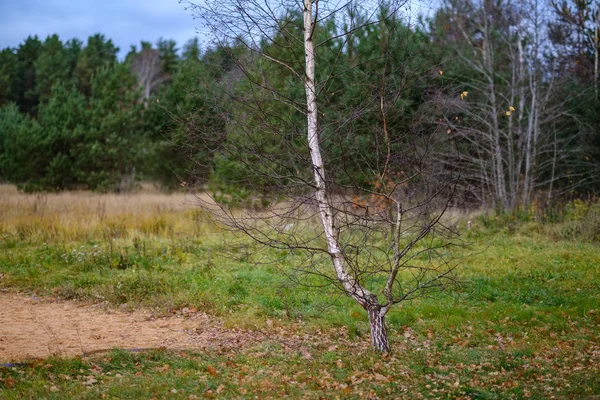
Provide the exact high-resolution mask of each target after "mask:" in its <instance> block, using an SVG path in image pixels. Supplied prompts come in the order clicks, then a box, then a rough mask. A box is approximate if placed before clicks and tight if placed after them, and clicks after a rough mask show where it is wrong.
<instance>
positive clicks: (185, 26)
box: [0, 0, 202, 57]
mask: <svg viewBox="0 0 600 400" xmlns="http://www.w3.org/2000/svg"><path fill="white" fill-rule="evenodd" d="M198 24H199V22H198V20H194V19H193V18H192V15H191V12H190V11H186V10H185V6H184V5H183V4H179V1H178V0H95V1H94V0H0V49H3V48H5V47H17V46H18V45H19V44H20V43H22V42H23V41H24V40H25V38H27V36H29V35H38V37H39V38H40V39H41V40H44V39H45V38H46V37H47V36H48V35H51V34H54V33H56V34H58V35H59V37H60V38H61V39H62V40H63V41H66V40H68V39H72V38H78V39H80V40H82V41H83V42H86V40H87V38H88V36H90V35H93V34H94V33H103V34H104V36H105V37H106V38H108V39H112V41H113V43H114V44H115V45H116V46H117V47H119V48H120V53H119V56H120V57H124V56H125V54H127V52H128V51H129V48H130V47H131V45H134V44H135V45H137V46H138V47H139V43H140V41H141V40H145V41H149V42H152V43H156V41H157V40H158V39H159V38H161V37H163V38H165V39H175V40H176V41H177V45H178V47H179V48H181V47H182V46H183V44H184V43H185V42H186V41H187V40H189V39H191V38H192V37H194V36H202V35H201V34H199V33H198V32H197V31H196V27H197V26H198Z"/></svg>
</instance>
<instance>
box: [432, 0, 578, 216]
mask: <svg viewBox="0 0 600 400" xmlns="http://www.w3.org/2000/svg"><path fill="white" fill-rule="evenodd" d="M542 8H543V4H542V2H541V1H537V0H533V1H500V2H497V3H493V2H487V1H484V2H480V3H479V2H471V1H455V2H450V3H448V8H447V9H446V11H445V12H447V13H448V15H449V16H450V17H449V18H450V20H451V26H452V29H453V30H454V31H455V35H456V36H458V37H460V44H459V45H457V42H456V41H455V42H454V45H453V47H454V49H455V51H456V53H455V54H456V55H457V56H458V58H459V60H460V61H459V65H460V67H459V70H461V71H462V73H464V71H471V74H469V76H468V78H467V79H465V80H464V82H463V83H462V89H461V90H459V91H458V92H455V93H452V94H451V97H450V98H448V99H447V102H446V104H447V105H448V111H449V112H448V113H447V114H446V117H445V119H446V123H447V124H448V127H449V131H448V132H450V136H451V138H452V140H454V141H458V142H462V145H463V147H462V151H461V152H460V156H459V158H458V159H457V158H455V157H454V156H451V157H444V156H440V157H441V158H442V159H445V160H446V162H448V163H450V164H452V165H455V164H456V163H459V164H461V165H463V166H464V168H465V169H467V170H469V173H468V174H467V176H468V179H469V182H470V184H471V185H473V186H474V187H477V188H479V189H478V190H476V191H474V193H476V194H478V195H479V198H480V199H479V200H480V202H481V203H483V204H487V205H489V206H491V207H493V208H496V209H498V210H500V211H501V212H513V211H515V210H517V209H519V208H521V209H523V210H525V211H526V210H528V208H529V206H530V204H531V202H532V199H533V196H534V194H535V190H536V189H549V191H550V192H551V191H552V186H553V183H554V182H556V181H558V180H560V179H565V178H567V175H566V174H568V173H569V168H565V163H566V161H567V159H568V158H569V157H570V156H571V155H572V154H573V152H572V151H570V152H568V153H567V152H562V149H563V148H565V147H566V146H567V145H568V143H569V141H573V140H575V139H576V138H575V137H571V138H564V136H562V135H561V134H560V132H559V133H557V128H556V127H557V125H560V124H561V123H562V122H561V121H564V120H565V119H569V113H568V112H567V108H566V106H565V100H564V99H560V98H559V97H558V96H557V94H558V91H557V90H556V86H557V83H556V79H557V77H556V71H555V67H556V66H555V65H554V64H553V62H552V60H548V59H546V58H545V54H551V53H552V49H551V48H549V46H550V42H549V41H548V40H547V37H546V32H547V30H546V26H547V24H548V21H547V20H546V18H545V16H544V13H543V12H542ZM467 13H470V15H472V16H473V18H471V19H469V20H467V19H466V15H468V14H467ZM456 36H455V37H456ZM442 40H444V39H442ZM453 40H454V39H453ZM572 122H574V121H572ZM559 170H560V171H561V172H560V173H559V172H557V171H559ZM569 178H573V176H569Z"/></svg>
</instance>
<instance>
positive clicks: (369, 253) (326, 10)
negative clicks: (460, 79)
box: [186, 0, 460, 352]
mask: <svg viewBox="0 0 600 400" xmlns="http://www.w3.org/2000/svg"><path fill="white" fill-rule="evenodd" d="M186 4H187V5H188V6H190V7H191V9H192V10H193V11H194V14H195V15H196V16H198V17H200V18H201V19H202V21H203V23H204V25H203V26H204V27H205V28H207V29H208V30H209V31H210V32H211V33H212V34H213V38H215V40H217V41H218V45H219V46H220V47H221V48H230V49H233V50H231V51H230V56H231V59H233V60H234V62H235V63H236V65H237V70H238V71H241V72H242V73H243V76H244V77H243V79H242V80H241V82H240V83H239V84H238V85H236V86H235V87H234V88H233V89H232V87H231V84H230V82H227V81H225V80H224V82H223V84H222V85H221V86H220V88H221V89H220V92H219V93H218V94H216V95H215V97H217V98H220V99H222V101H223V103H224V104H227V105H229V107H228V108H227V110H223V112H224V114H223V118H224V119H225V120H226V123H227V129H226V130H225V131H224V132H215V131H210V130H209V131H206V132H204V133H203V134H200V137H199V138H198V139H199V141H197V143H205V142H206V141H209V142H210V143H215V142H218V143H220V148H219V152H220V154H221V155H222V157H225V158H228V159H229V160H234V161H235V163H236V165H237V166H238V167H237V168H238V170H237V171H235V172H236V173H235V174H232V175H231V176H227V177H221V179H222V180H223V181H225V182H227V184H228V185H230V186H231V185H237V186H238V187H250V188H251V189H252V191H253V193H258V201H259V202H260V206H261V207H259V208H244V209H234V208H232V207H230V206H229V205H230V204H231V200H232V197H231V196H230V197H228V196H227V195H225V194H224V193H222V192H219V191H216V192H215V195H216V196H215V198H214V200H215V201H214V202H203V203H201V205H202V206H203V207H205V208H206V209H209V210H210V211H211V212H212V213H213V215H215V216H216V217H217V218H218V220H219V221H220V222H221V223H223V224H225V225H226V226H229V227H231V228H232V229H235V230H237V231H240V232H243V233H245V234H246V235H248V236H249V237H250V238H252V240H253V241H255V242H256V243H259V244H261V245H264V246H266V247H269V248H276V249H280V250H282V251H285V252H286V254H287V255H295V256H296V258H295V259H296V260H297V259H302V260H304V261H302V262H300V263H298V265H297V266H296V269H295V273H294V275H293V277H294V278H295V279H301V278H307V279H304V280H303V282H304V283H307V282H308V283H309V284H313V285H322V284H324V283H326V284H331V285H334V286H335V287H337V288H339V289H340V290H341V291H342V292H343V293H345V294H346V295H348V296H350V297H351V298H352V299H354V300H355V301H356V302H357V303H358V304H360V306H361V307H362V308H364V309H365V310H366V312H367V314H368V318H369V323H370V330H371V340H372V344H373V347H374V348H375V349H376V350H377V351H380V352H388V351H390V345H389V340H388V334H387V329H386V325H385V316H386V314H387V313H388V311H389V310H390V309H391V308H392V306H394V305H395V304H398V303H401V302H403V301H405V300H410V299H413V298H415V297H416V296H419V295H423V294H425V293H427V292H429V291H432V290H439V289H441V288H444V287H446V286H447V285H448V284H451V283H454V282H455V275H454V270H455V267H456V264H455V263H454V262H453V260H454V259H453V258H452V256H451V254H452V253H451V250H452V248H453V246H455V245H458V244H460V242H458V241H454V240H453V239H455V238H456V237H457V232H456V229H454V228H453V227H451V226H449V225H447V224H446V223H445V220H444V218H443V215H444V212H445V211H446V210H447V209H448V208H449V207H451V199H452V197H453V194H454V192H455V189H456V186H455V182H456V171H455V170H453V169H451V168H445V167H442V168H440V166H439V164H438V163H435V162H433V161H432V160H431V158H430V157H428V154H429V153H430V151H431V149H432V148H434V147H435V146H436V145H437V143H438V142H439V137H440V136H441V135H440V132H439V129H438V128H439V127H438V126H437V125H436V126H430V125H428V124H420V123H419V121H418V120H416V121H413V120H410V121H406V119H407V118H409V117H410V118H415V115H416V114H415V113H412V114H410V113H408V112H407V111H406V108H407V107H408V106H407V105H406V104H405V103H406V97H407V93H405V91H408V90H409V89H408V86H409V82H414V81H415V80H417V79H419V76H420V74H421V73H424V74H430V73H431V71H429V70H428V69H427V67H426V66H424V65H419V66H415V65H412V64H411V62H413V58H412V56H416V55H417V54H414V53H412V51H413V50H411V49H412V48H413V47H414V46H413V47H411V43H413V42H411V40H412V36H413V34H414V32H413V30H411V29H410V27H409V26H408V24H403V23H402V21H401V20H400V16H401V10H402V6H403V4H402V3H396V2H387V3H370V4H369V5H368V6H365V7H363V8H359V7H357V6H356V5H355V4H352V3H337V2H328V1H323V0H304V1H303V2H302V3H299V2H286V1H281V2H279V3H277V4H274V2H271V1H268V0H267V1H260V0H250V1H244V0H226V1H211V0H209V1H207V2H204V3H202V4H193V3H187V2H186ZM373 38H375V39H373ZM369 40H372V41H371V42H370V41H369ZM394 48H395V49H401V50H402V51H401V54H398V53H394V51H393V50H392V49H394ZM419 51H421V52H422V53H426V49H421V50H418V49H417V50H414V52H415V53H416V52H419ZM421 56H423V54H421ZM415 58H416V57H415ZM422 59H423V58H422ZM349 80H350V81H351V82H352V85H348V81H349ZM298 89H300V90H302V92H303V93H302V94H303V96H300V92H299V90H298ZM340 92H341V93H340ZM403 101H404V103H403ZM223 103H222V104H223ZM222 108H223V107H222V106H221V109H222ZM315 277H316V278H317V280H316V281H315V280H311V278H315Z"/></svg>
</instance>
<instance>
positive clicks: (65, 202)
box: [0, 185, 207, 241]
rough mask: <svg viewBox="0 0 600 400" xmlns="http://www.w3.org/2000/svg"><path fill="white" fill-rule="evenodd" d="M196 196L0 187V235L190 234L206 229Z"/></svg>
mask: <svg viewBox="0 0 600 400" xmlns="http://www.w3.org/2000/svg"><path fill="white" fill-rule="evenodd" d="M196 196H198V195H192V194H185V193H174V194H164V193H159V192H156V191H151V190H149V189H145V190H143V191H140V192H137V193H128V194H98V193H91V192H84V191H79V192H77V191H76V192H63V193H38V194H28V193H21V192H19V191H18V190H17V189H16V188H15V187H14V186H11V185H0V235H2V236H4V237H13V236H14V237H17V238H18V239H20V240H27V239H34V240H44V241H71V240H86V239H87V238H93V237H103V236H107V235H108V236H111V237H129V236H131V235H139V234H144V235H165V234H166V235H169V236H173V235H177V234H182V233H186V234H189V233H192V232H197V231H198V230H199V229H202V227H203V226H204V229H205V228H206V225H207V224H201V223H200V222H202V221H206V216H205V215H204V214H203V213H202V212H201V211H200V210H199V209H198V208H197V207H196V204H197V197H196ZM199 196H202V197H204V196H205V195H199Z"/></svg>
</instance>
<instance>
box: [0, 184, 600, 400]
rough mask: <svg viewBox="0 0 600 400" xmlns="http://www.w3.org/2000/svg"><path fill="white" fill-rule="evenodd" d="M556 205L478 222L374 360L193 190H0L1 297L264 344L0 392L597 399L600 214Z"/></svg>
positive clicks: (341, 323)
mask: <svg viewBox="0 0 600 400" xmlns="http://www.w3.org/2000/svg"><path fill="white" fill-rule="evenodd" d="M565 210H566V211H564V212H563V213H562V214H561V215H562V216H561V217H560V218H556V220H555V221H549V222H544V223H542V222H541V221H540V218H534V217H531V218H522V219H521V220H519V219H518V218H515V217H513V218H508V217H507V218H499V217H493V216H487V217H484V216H480V217H476V218H473V219H472V223H471V229H470V230H469V231H467V232H466V233H465V240H467V241H468V242H469V243H471V244H470V246H468V247H467V248H465V249H464V254H463V258H461V266H460V275H461V278H462V281H463V282H464V283H463V284H462V285H461V286H460V287H457V288H456V289H455V290H452V291H449V292H444V293H439V294H435V295H431V296H428V297H426V298H420V299H417V300H415V301H411V302H407V303H405V304H402V305H401V306H400V307H398V308H396V309H395V310H393V311H391V312H390V314H389V315H388V317H387V322H388V328H389V330H390V332H391V334H390V336H391V341H392V350H393V352H392V353H391V354H387V355H383V356H381V355H378V354H376V353H375V352H373V351H372V350H371V348H370V343H369V331H368V322H367V317H366V314H365V313H364V311H363V310H362V309H360V307H358V306H357V305H355V304H353V302H352V301H351V300H348V299H346V298H345V297H343V296H340V294H339V293H338V292H336V291H334V290H333V289H327V288H318V289H316V288H308V287H304V286H298V285H295V284H293V283H292V282H291V281H290V280H289V279H287V278H286V275H285V274H284V273H282V272H285V271H288V270H289V269H290V268H291V267H292V263H293V261H294V260H293V259H289V258H288V259H285V260H286V261H285V262H284V263H276V264H273V263H265V264H257V263H255V262H253V257H252V255H253V254H254V252H255V251H256V250H257V248H256V247H255V246H254V245H253V244H252V243H249V242H247V241H246V240H245V239H244V238H241V237H239V236H237V235H236V234H235V233H233V232H229V231H225V230H223V229H221V228H219V227H218V226H216V225H214V224H213V223H212V222H211V220H210V218H209V216H207V215H205V214H204V213H203V212H201V211H200V210H199V209H198V208H197V207H195V206H194V197H193V196H190V195H185V194H169V195H167V194H161V193H157V192H155V191H151V190H142V191H141V192H138V193H134V194H122V195H118V194H91V193H86V192H66V193H60V194H23V193H19V192H17V191H16V189H15V188H14V187H12V186H6V185H5V186H0V273H1V275H0V276H1V278H0V287H1V288H2V290H3V291H13V292H15V291H21V292H22V293H25V294H27V295H35V296H40V297H43V298H48V299H52V298H60V299H72V300H77V301H83V302H88V303H97V304H101V305H102V306H103V307H105V308H106V309H108V310H109V309H111V308H118V309H121V310H136V309H150V310H152V312H154V313H155V314H156V315H162V316H165V315H173V314H176V313H178V312H179V311H180V310H182V309H185V308H188V309H190V308H193V309H195V310H199V311H202V312H205V313H207V314H208V315H210V316H211V317H213V318H215V319H216V320H219V321H221V322H222V323H223V324H224V326H225V327H227V328H232V329H245V330H249V331H254V332H259V333H260V334H262V335H263V336H264V340H263V341H261V342H260V343H255V342H252V343H243V342H242V343H236V344H235V345H233V344H232V345H231V346H222V347H221V348H219V349H216V350H214V351H199V350H194V349H192V350H185V351H181V350H172V349H155V350H151V351H147V352H138V353H132V352H128V351H124V350H119V349H115V350H113V351H112V352H107V353H103V354H96V355H91V356H81V357H76V358H67V359H65V358H60V357H53V358H48V359H44V360H24V361H27V362H26V363H25V364H23V365H21V366H18V367H10V368H7V367H0V397H1V398H6V399H13V398H14V399H17V398H35V399H37V398H47V399H60V398H107V399H111V398H130V399H133V398H136V399H137V398H157V399H162V398H182V399H194V398H283V397H289V398H315V399H316V398H343V399H354V398H355V399H363V398H407V399H408V398H410V399H414V398H452V399H454V398H464V399H504V398H516V399H521V398H531V399H549V398H558V399H560V398H577V399H579V398H589V399H593V398H600V378H599V376H600V343H599V341H600V251H599V243H600V205H599V204H598V203H593V202H592V203H584V202H577V201H576V202H571V203H569V204H566V205H565ZM270 256H272V257H270ZM278 256H279V255H278V254H276V253H273V254H266V255H265V258H272V259H278V258H280V257H278ZM0 332H1V328H0ZM5 361H6V360H0V362H5Z"/></svg>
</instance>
